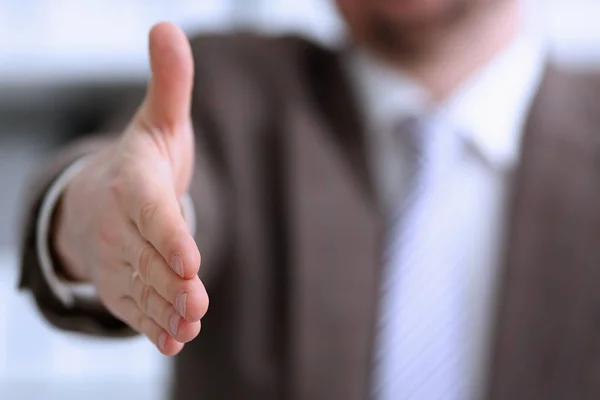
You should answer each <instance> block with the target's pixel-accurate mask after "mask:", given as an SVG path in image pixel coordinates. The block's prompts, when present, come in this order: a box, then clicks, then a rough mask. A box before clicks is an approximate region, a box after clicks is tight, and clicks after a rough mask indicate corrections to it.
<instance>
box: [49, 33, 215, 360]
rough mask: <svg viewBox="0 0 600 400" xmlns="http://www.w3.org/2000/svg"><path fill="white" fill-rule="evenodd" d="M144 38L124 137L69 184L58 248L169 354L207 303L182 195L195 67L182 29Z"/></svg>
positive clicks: (116, 310)
mask: <svg viewBox="0 0 600 400" xmlns="http://www.w3.org/2000/svg"><path fill="white" fill-rule="evenodd" d="M149 43H150V49H149V50H150V64H151V69H152V78H151V81H150V84H149V86H148V91H147V95H146V98H145V100H144V102H143V104H142V105H141V106H140V108H139V110H138V112H137V114H136V116H135V117H134V118H133V120H132V121H131V123H130V125H129V127H128V128H127V129H126V130H125V132H123V134H122V135H121V137H120V139H119V140H118V141H117V142H115V143H113V144H112V145H110V146H109V147H107V148H105V149H104V150H103V151H101V152H99V153H98V154H95V155H93V156H92V158H91V160H90V162H89V164H88V165H87V166H86V168H85V169H84V170H83V171H82V172H80V173H79V174H78V175H77V176H76V177H75V178H74V179H73V181H72V182H71V183H70V184H69V186H68V187H67V189H66V191H65V194H64V196H63V198H62V200H61V204H60V210H61V211H60V214H59V218H58V222H57V226H56V229H57V234H56V242H55V243H54V246H55V248H56V250H57V252H58V255H59V257H60V258H61V260H62V261H63V262H64V264H65V266H66V269H67V272H68V274H69V275H70V276H72V277H73V278H74V279H76V280H80V281H87V282H92V283H93V284H94V285H95V286H96V288H97V291H98V293H99V295H100V298H101V300H102V301H103V303H104V304H105V305H106V307H107V308H108V309H109V310H110V311H111V312H112V313H113V314H114V315H115V316H116V317H118V318H119V319H121V320H122V321H124V322H126V323H127V324H128V325H130V326H131V327H132V328H133V329H135V330H137V331H138V332H140V333H143V334H145V335H146V336H147V337H148V338H149V339H150V340H151V341H152V342H153V343H154V344H155V345H156V346H157V347H158V348H159V350H160V351H161V352H162V353H163V354H165V355H174V354H177V353H178V352H179V351H181V349H182V348H183V343H185V342H187V341H190V340H191V339H193V338H194V337H196V336H197V335H198V333H199V332H200V319H201V318H202V316H203V315H204V314H205V312H206V310H207V307H208V296H207V293H206V290H205V289H204V286H203V284H202V282H201V281H200V279H199V278H198V276H197V273H198V270H199V267H200V253H199V251H198V247H197V246H196V243H195V242H194V239H193V238H192V236H191V235H190V233H189V231H188V228H187V225H186V223H185V221H184V219H183V217H182V215H181V211H180V207H179V202H178V199H179V198H180V197H181V196H182V195H183V194H184V193H186V191H187V189H188V186H189V182H190V178H191V174H192V171H193V165H194V151H193V149H194V136H193V131H192V125H191V121H190V117H189V115H190V103H191V91H192V84H193V70H194V68H193V59H192V53H191V49H190V46H189V42H188V40H187V38H186V36H185V34H184V33H183V32H182V31H181V30H180V29H179V28H178V27H176V26H174V25H172V24H168V23H162V24H158V25H156V26H155V27H154V28H153V29H152V30H151V32H150V36H149ZM98 210H101V211H98Z"/></svg>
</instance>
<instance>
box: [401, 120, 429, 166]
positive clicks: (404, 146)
mask: <svg viewBox="0 0 600 400" xmlns="http://www.w3.org/2000/svg"><path fill="white" fill-rule="evenodd" d="M434 133H435V129H434V124H433V119H432V118H429V117H427V116H423V115H411V116H409V117H407V118H404V119H403V120H401V121H400V122H399V123H398V125H396V127H395V129H394V138H395V141H396V143H397V145H398V146H399V147H400V151H402V152H404V153H406V156H407V157H409V158H411V159H414V160H415V161H416V160H419V159H422V158H423V157H424V156H425V154H426V153H427V148H428V147H429V146H430V145H431V144H432V141H433V135H434Z"/></svg>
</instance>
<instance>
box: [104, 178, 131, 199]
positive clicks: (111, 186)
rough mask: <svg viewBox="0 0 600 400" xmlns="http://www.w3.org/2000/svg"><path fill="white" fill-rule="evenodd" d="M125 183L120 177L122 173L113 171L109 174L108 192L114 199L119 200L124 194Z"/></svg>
mask: <svg viewBox="0 0 600 400" xmlns="http://www.w3.org/2000/svg"><path fill="white" fill-rule="evenodd" d="M126 187H127V185H126V184H125V180H124V179H123V177H122V174H121V173H120V172H118V171H115V172H113V173H112V174H111V176H110V178H109V179H108V183H107V190H108V193H109V194H110V195H111V196H112V197H113V198H115V199H117V200H120V199H122V198H123V197H124V196H125V189H126Z"/></svg>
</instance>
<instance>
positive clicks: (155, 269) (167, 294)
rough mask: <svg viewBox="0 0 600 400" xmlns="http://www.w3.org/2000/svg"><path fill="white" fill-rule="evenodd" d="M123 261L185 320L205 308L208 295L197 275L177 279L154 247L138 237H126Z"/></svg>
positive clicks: (198, 315)
mask: <svg viewBox="0 0 600 400" xmlns="http://www.w3.org/2000/svg"><path fill="white" fill-rule="evenodd" d="M129 243H130V245H129V246H128V248H127V250H126V254H125V256H126V258H127V259H126V262H127V263H128V264H130V265H132V266H133V268H134V269H135V270H136V271H138V273H139V275H140V279H141V280H142V282H143V283H144V284H146V285H149V286H151V287H153V288H154V289H155V290H156V292H158V294H160V295H161V296H162V297H163V298H164V299H165V300H166V301H167V302H169V303H170V304H172V305H173V306H174V307H175V309H176V310H177V311H178V312H179V313H180V315H182V316H183V317H184V318H185V319H186V320H188V321H190V322H195V321H198V320H200V319H201V318H202V317H203V316H204V314H206V311H207V309H208V294H207V293H206V289H205V287H204V285H203V284H202V282H201V281H200V278H198V276H197V275H195V276H194V277H193V278H191V279H181V277H179V276H178V275H176V274H175V273H174V272H173V270H172V269H171V268H169V267H168V266H167V264H166V263H165V260H164V259H163V257H162V256H161V255H160V254H159V253H158V252H157V251H156V249H155V248H154V247H153V246H152V245H151V244H150V243H148V242H147V241H145V240H144V239H143V238H142V237H140V236H137V237H136V236H135V235H134V236H133V237H131V238H130V239H129Z"/></svg>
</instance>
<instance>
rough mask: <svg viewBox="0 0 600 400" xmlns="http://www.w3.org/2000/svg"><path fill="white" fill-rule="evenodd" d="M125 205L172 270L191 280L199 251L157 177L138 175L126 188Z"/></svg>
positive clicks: (173, 201)
mask: <svg viewBox="0 0 600 400" xmlns="http://www.w3.org/2000/svg"><path fill="white" fill-rule="evenodd" d="M129 190H130V191H129V196H127V202H128V204H127V205H126V207H127V209H128V214H129V217H130V218H131V220H132V221H133V222H134V224H135V226H136V227H137V229H138V231H139V234H140V235H141V236H142V238H144V240H146V241H148V242H150V244H152V246H154V248H155V249H156V250H157V251H158V252H159V253H160V255H161V256H162V257H163V258H164V260H165V261H166V262H167V264H168V265H169V266H170V267H171V268H172V269H173V271H174V272H175V273H176V274H177V275H179V276H180V277H182V278H186V279H191V278H193V277H194V276H196V275H198V270H199V269H200V262H201V259H200V252H199V250H198V246H197V245H196V242H195V241H194V238H193V237H192V235H191V234H190V232H189V229H188V226H187V224H186V222H185V220H184V218H183V215H182V213H181V208H180V206H179V202H178V201H177V199H176V198H175V195H174V194H173V193H172V192H169V191H167V190H163V189H162V185H160V178H159V177H150V176H146V175H143V174H141V175H140V176H139V178H138V179H137V180H136V181H134V182H132V184H131V186H130V188H129Z"/></svg>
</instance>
